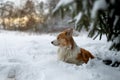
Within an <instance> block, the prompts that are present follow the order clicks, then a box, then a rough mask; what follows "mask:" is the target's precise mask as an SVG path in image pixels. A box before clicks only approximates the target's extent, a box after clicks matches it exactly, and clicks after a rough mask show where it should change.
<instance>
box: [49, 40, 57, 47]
mask: <svg viewBox="0 0 120 80" xmlns="http://www.w3.org/2000/svg"><path fill="white" fill-rule="evenodd" d="M51 44H53V45H55V46H59V42H58V41H57V40H54V41H52V42H51Z"/></svg>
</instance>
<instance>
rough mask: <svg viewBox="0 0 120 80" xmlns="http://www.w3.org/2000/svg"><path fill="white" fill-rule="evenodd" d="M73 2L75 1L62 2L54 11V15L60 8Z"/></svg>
mask: <svg viewBox="0 0 120 80" xmlns="http://www.w3.org/2000/svg"><path fill="white" fill-rule="evenodd" d="M72 2H74V0H60V1H59V2H58V4H57V5H56V7H55V9H54V10H53V13H54V12H56V11H57V10H58V9H59V8H60V7H62V6H65V5H68V4H70V3H72Z"/></svg>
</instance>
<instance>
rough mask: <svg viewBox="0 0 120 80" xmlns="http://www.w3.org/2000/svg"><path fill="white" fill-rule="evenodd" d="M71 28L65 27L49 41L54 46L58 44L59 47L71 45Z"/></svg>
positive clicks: (72, 42)
mask: <svg viewBox="0 0 120 80" xmlns="http://www.w3.org/2000/svg"><path fill="white" fill-rule="evenodd" d="M72 34H73V29H72V28H70V29H66V30H64V31H63V32H61V33H60V34H59V35H58V36H57V39H56V40H53V41H52V42H51V43H52V44H53V45H55V46H60V47H71V48H72V46H73V44H74V41H73V38H72Z"/></svg>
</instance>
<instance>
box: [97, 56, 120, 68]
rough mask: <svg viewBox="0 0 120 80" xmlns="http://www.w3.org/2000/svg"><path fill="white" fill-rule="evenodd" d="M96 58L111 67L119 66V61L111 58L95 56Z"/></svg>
mask: <svg viewBox="0 0 120 80" xmlns="http://www.w3.org/2000/svg"><path fill="white" fill-rule="evenodd" d="M97 59H98V60H102V62H103V63H104V64H106V65H110V66H112V67H119V66H120V61H117V60H116V61H113V60H110V59H102V58H100V57H97Z"/></svg>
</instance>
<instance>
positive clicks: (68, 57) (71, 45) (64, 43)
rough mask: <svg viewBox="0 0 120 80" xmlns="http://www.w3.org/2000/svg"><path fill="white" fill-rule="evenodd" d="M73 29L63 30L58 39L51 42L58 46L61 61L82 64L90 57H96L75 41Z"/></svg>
mask: <svg viewBox="0 0 120 80" xmlns="http://www.w3.org/2000/svg"><path fill="white" fill-rule="evenodd" d="M72 34H73V29H72V28H69V29H66V30H64V31H63V32H61V33H60V34H59V35H58V36H57V39H56V40H53V41H52V42H51V43H52V44H53V45H55V46H58V47H59V48H58V58H59V60H61V61H64V62H67V63H72V64H76V65H81V64H83V63H86V64H87V62H88V61H89V59H94V56H93V55H92V54H91V53H90V52H89V51H87V50H86V49H84V48H80V47H79V46H78V45H77V44H76V43H75V41H74V39H73V37H72Z"/></svg>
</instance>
